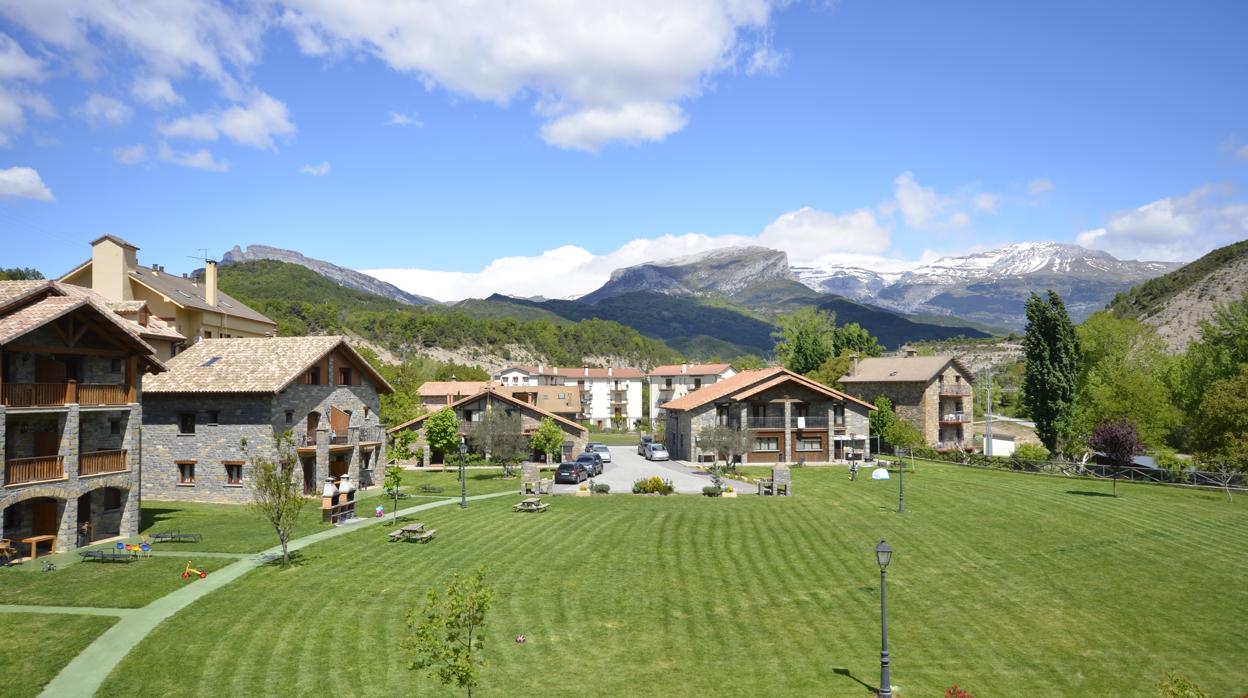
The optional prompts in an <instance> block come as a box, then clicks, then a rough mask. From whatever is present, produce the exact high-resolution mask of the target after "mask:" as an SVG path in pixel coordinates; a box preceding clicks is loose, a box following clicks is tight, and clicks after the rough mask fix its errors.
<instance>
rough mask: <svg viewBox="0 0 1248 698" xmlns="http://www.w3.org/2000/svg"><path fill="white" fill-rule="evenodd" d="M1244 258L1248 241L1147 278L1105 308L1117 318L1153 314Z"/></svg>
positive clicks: (1247, 250)
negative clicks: (1155, 276) (1168, 271)
mask: <svg viewBox="0 0 1248 698" xmlns="http://www.w3.org/2000/svg"><path fill="white" fill-rule="evenodd" d="M1245 259H1248V240H1241V241H1240V242H1237V243H1234V244H1232V245H1227V246H1226V247H1219V248H1218V249H1216V250H1214V251H1212V252H1210V253H1209V254H1207V255H1205V256H1204V257H1201V258H1200V259H1197V260H1196V261H1194V262H1192V263H1191V264H1187V265H1184V266H1182V267H1179V268H1178V269H1175V270H1174V271H1172V272H1170V273H1168V274H1164V275H1162V276H1158V277H1157V278H1155V279H1149V280H1148V281H1145V282H1144V283H1142V284H1140V285H1139V286H1136V287H1134V288H1132V289H1131V290H1130V291H1126V292H1125V293H1119V294H1118V295H1117V296H1114V299H1113V300H1112V301H1110V303H1109V306H1108V308H1109V310H1111V311H1113V313H1114V314H1115V315H1118V316H1120V317H1128V318H1146V317H1150V316H1153V315H1156V314H1158V313H1159V312H1161V311H1162V309H1163V308H1164V307H1165V305H1166V303H1167V302H1168V301H1170V300H1171V299H1173V298H1175V297H1176V296H1178V295H1179V294H1181V293H1183V292H1184V291H1187V290H1189V289H1191V288H1192V287H1193V286H1195V285H1196V284H1198V283H1200V282H1201V281H1203V280H1204V279H1205V278H1206V277H1208V276H1209V275H1210V274H1213V273H1215V272H1217V271H1218V270H1220V269H1222V268H1224V267H1226V266H1228V265H1232V264H1236V263H1238V262H1242V261H1243V260H1245Z"/></svg>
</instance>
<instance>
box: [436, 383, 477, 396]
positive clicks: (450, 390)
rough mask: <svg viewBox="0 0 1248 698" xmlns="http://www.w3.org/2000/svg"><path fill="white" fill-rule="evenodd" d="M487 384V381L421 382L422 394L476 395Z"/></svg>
mask: <svg viewBox="0 0 1248 698" xmlns="http://www.w3.org/2000/svg"><path fill="white" fill-rule="evenodd" d="M485 386H486V381H425V382H424V383H421V384H420V396H421V397H437V396H440V395H476V394H477V393H479V392H481V391H482V390H485Z"/></svg>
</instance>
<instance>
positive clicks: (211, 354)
mask: <svg viewBox="0 0 1248 698" xmlns="http://www.w3.org/2000/svg"><path fill="white" fill-rule="evenodd" d="M390 392H393V388H391V387H390V384H389V383H387V382H386V380H385V379H384V378H382V377H381V375H380V374H378V373H377V372H376V371H375V370H374V369H373V368H372V367H371V366H370V365H369V364H368V362H367V361H365V360H364V358H363V357H361V356H360V355H359V354H358V353H356V352H355V350H354V349H352V348H351V346H350V345H348V344H347V343H346V340H345V339H344V338H343V337H269V338H248V339H205V340H203V341H201V342H199V343H198V344H195V345H194V346H192V347H191V348H190V349H187V350H186V351H184V352H182V353H180V354H178V355H177V356H176V357H174V358H173V359H172V360H170V362H169V372H168V373H167V374H165V375H162V376H159V377H158V378H157V379H153V380H150V381H148V385H147V386H146V390H145V391H144V396H143V410H144V416H143V457H144V459H145V460H144V462H145V463H146V464H147V467H146V472H145V475H144V487H145V488H146V489H147V495H148V497H150V498H154V499H168V500H185V501H199V502H223V503H234V504H241V503H246V502H249V501H251V492H250V490H249V488H248V486H247V485H248V483H249V482H250V481H251V478H252V467H253V465H254V462H255V459H256V458H266V459H273V458H276V457H277V455H278V454H277V445H278V439H279V437H281V435H282V434H284V433H286V432H289V433H290V435H291V438H292V441H293V448H294V449H295V454H296V456H297V458H298V460H299V468H300V477H301V479H302V481H303V490H304V493H305V494H308V495H315V494H316V493H319V492H320V491H321V486H322V485H323V484H324V482H325V480H326V479H333V480H340V479H341V477H342V476H343V475H347V476H349V477H350V478H351V479H352V481H353V482H354V483H356V485H358V486H360V487H369V486H371V485H373V484H380V481H381V474H380V469H381V467H382V465H383V464H384V463H385V448H386V447H385V432H384V429H383V427H382V425H381V421H380V417H379V415H378V409H379V408H380V398H379V395H381V394H387V393H390ZM244 440H245V441H246V446H244Z"/></svg>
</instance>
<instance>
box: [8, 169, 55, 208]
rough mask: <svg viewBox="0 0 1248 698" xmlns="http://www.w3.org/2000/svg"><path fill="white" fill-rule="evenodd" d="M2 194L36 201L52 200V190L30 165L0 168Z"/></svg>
mask: <svg viewBox="0 0 1248 698" xmlns="http://www.w3.org/2000/svg"><path fill="white" fill-rule="evenodd" d="M0 196H9V197H13V198H18V199H34V200H36V201H52V200H53V198H52V190H51V189H48V187H47V185H46V184H44V183H43V178H42V177H40V176H39V173H38V172H36V171H34V170H33V169H32V168H29V167H10V168H8V169H7V170H0Z"/></svg>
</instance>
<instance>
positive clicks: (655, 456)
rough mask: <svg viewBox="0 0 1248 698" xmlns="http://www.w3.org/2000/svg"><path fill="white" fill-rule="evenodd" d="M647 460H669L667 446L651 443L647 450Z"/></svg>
mask: <svg viewBox="0 0 1248 698" xmlns="http://www.w3.org/2000/svg"><path fill="white" fill-rule="evenodd" d="M646 460H667V447H666V446H664V445H663V444H650V448H649V449H648V450H647V451H646Z"/></svg>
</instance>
